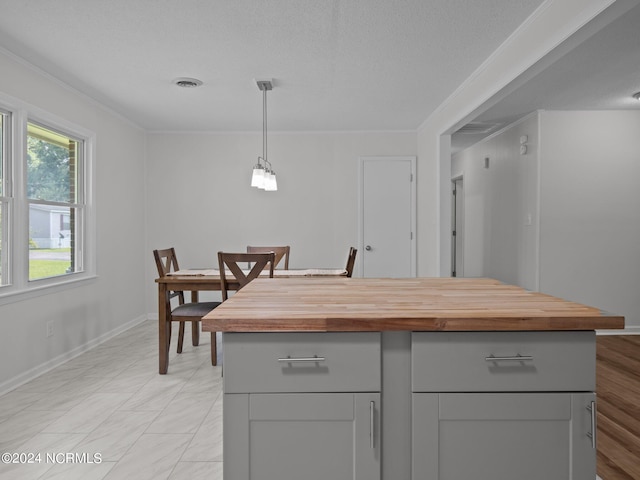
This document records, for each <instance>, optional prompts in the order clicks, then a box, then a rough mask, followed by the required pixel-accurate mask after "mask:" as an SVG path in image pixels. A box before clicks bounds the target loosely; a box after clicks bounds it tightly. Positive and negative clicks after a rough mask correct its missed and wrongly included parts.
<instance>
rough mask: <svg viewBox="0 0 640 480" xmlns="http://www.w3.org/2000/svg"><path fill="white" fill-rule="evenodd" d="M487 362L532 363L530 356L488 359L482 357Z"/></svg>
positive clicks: (489, 357) (492, 357) (490, 357)
mask: <svg viewBox="0 0 640 480" xmlns="http://www.w3.org/2000/svg"><path fill="white" fill-rule="evenodd" d="M484 359H485V360H486V361H487V362H525V361H527V362H529V361H533V357H532V356H531V355H520V354H518V355H515V356H510V357H494V356H493V355H489V356H488V357H484Z"/></svg>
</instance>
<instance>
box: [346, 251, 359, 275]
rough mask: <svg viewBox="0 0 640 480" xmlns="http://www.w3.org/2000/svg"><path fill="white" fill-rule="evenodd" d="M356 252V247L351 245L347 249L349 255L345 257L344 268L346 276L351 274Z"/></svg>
mask: <svg viewBox="0 0 640 480" xmlns="http://www.w3.org/2000/svg"><path fill="white" fill-rule="evenodd" d="M356 253H358V250H357V249H356V248H353V247H351V248H350V249H349V256H348V257H347V266H346V267H345V270H346V271H347V277H349V278H351V276H352V275H353V267H354V265H355V264H356Z"/></svg>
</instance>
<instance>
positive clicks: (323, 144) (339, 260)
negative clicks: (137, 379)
mask: <svg viewBox="0 0 640 480" xmlns="http://www.w3.org/2000/svg"><path fill="white" fill-rule="evenodd" d="M261 152H262V134H261V133H235V134H233V133H231V134H214V133H211V134H205V133H203V134H186V133H151V134H149V135H148V156H147V159H148V160H147V187H146V190H147V205H148V209H147V231H148V242H147V252H146V253H145V255H146V256H145V260H146V261H147V286H148V288H147V295H146V298H147V308H148V311H149V312H152V313H154V314H157V290H156V288H155V284H154V282H153V279H154V278H156V277H157V271H156V270H155V265H154V263H153V261H152V255H151V251H152V250H153V249H155V248H167V247H170V246H174V247H176V249H177V254H178V259H179V260H180V267H181V268H188V267H204V266H209V267H211V266H215V265H216V264H217V256H216V255H217V252H218V251H219V250H226V251H245V248H246V246H247V245H248V244H254V245H260V244H262V245H291V257H290V266H291V267H292V268H306V267H327V268H340V267H343V266H344V265H345V263H346V260H347V254H348V251H349V247H350V246H357V241H358V157H359V156H371V155H411V156H415V155H416V134H415V132H407V133H404V132H401V133H385V132H370V133H357V132H352V133H349V132H345V133H278V132H275V133H272V132H269V152H268V153H269V161H270V162H271V163H272V164H273V168H274V170H275V171H276V174H277V177H278V191H277V192H265V191H262V190H257V189H255V188H252V187H250V186H249V183H250V180H251V169H252V167H253V165H254V164H255V163H256V160H257V156H258V154H261ZM357 261H358V260H356V262H357Z"/></svg>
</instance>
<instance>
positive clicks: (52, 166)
mask: <svg viewBox="0 0 640 480" xmlns="http://www.w3.org/2000/svg"><path fill="white" fill-rule="evenodd" d="M78 144H79V142H78V141H76V140H73V139H71V138H69V137H67V136H66V135H63V134H60V133H57V132H54V131H52V130H49V129H47V128H44V127H41V126H39V125H35V124H32V123H29V125H28V127H27V197H28V198H29V199H32V200H45V201H49V202H64V203H76V192H77V161H78V158H77V155H78V151H79V150H78Z"/></svg>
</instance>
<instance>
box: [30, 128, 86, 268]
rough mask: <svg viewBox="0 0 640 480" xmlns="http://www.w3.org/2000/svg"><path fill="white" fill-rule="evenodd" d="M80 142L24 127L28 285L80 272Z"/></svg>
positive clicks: (43, 129)
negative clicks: (27, 221) (27, 219)
mask: <svg viewBox="0 0 640 480" xmlns="http://www.w3.org/2000/svg"><path fill="white" fill-rule="evenodd" d="M83 150H84V149H83V142H82V141H81V140H78V139H74V138H71V137H70V136H68V135H65V134H62V133H60V132H56V131H54V130H51V129H49V128H46V127H43V126H41V125H37V124H35V123H29V124H28V125H27V165H26V166H27V198H28V202H29V280H37V279H40V278H48V277H55V276H58V275H66V274H70V273H75V272H79V271H82V258H81V257H80V256H79V255H77V253H78V251H79V250H78V248H77V247H78V244H79V242H80V240H81V237H82V235H81V234H82V231H81V229H80V228H79V227H80V225H81V222H80V220H81V218H82V191H79V189H78V187H79V186H81V182H78V179H79V178H81V175H79V167H80V166H81V165H82V152H83Z"/></svg>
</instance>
